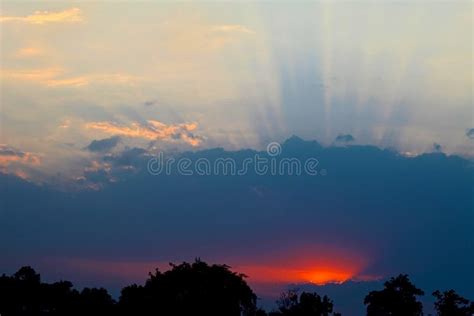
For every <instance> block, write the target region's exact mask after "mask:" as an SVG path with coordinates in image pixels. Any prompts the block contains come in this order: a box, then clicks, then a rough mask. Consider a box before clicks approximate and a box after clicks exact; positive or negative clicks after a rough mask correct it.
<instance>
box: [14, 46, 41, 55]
mask: <svg viewBox="0 0 474 316" xmlns="http://www.w3.org/2000/svg"><path fill="white" fill-rule="evenodd" d="M43 53H44V51H43V50H42V49H41V48H38V47H24V48H21V49H19V50H18V51H17V52H16V54H15V56H16V57H19V58H26V57H35V56H40V55H42V54H43Z"/></svg>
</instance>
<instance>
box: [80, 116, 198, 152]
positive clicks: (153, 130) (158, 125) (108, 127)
mask: <svg viewBox="0 0 474 316" xmlns="http://www.w3.org/2000/svg"><path fill="white" fill-rule="evenodd" d="M197 126H198V125H197V123H181V124H169V125H167V124H164V123H162V122H159V121H155V120H148V121H147V124H140V123H136V122H135V123H132V124H131V127H128V126H120V125H118V124H115V123H111V122H92V123H87V124H86V128H87V129H96V130H101V131H103V132H105V133H107V134H112V135H119V136H126V137H137V138H144V139H148V140H165V141H174V140H181V141H183V142H185V143H187V144H189V145H191V146H199V145H200V144H201V142H202V137H200V136H196V135H194V134H193V133H192V131H193V130H195V129H196V128H197Z"/></svg>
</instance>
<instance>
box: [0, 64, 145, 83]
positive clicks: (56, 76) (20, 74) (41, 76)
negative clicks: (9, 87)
mask: <svg viewBox="0 0 474 316" xmlns="http://www.w3.org/2000/svg"><path fill="white" fill-rule="evenodd" d="M0 77H1V78H2V79H10V80H22V81H32V82H37V83H39V84H41V85H44V86H47V87H82V86H87V85H90V84H97V83H99V84H104V83H105V84H107V83H109V84H133V83H135V82H136V81H138V80H139V78H138V77H136V76H132V75H128V74H121V73H110V74H85V75H80V76H71V75H69V76H68V75H67V73H66V71H65V70H64V69H62V68H59V67H51V68H41V69H23V70H12V69H2V70H1V72H0Z"/></svg>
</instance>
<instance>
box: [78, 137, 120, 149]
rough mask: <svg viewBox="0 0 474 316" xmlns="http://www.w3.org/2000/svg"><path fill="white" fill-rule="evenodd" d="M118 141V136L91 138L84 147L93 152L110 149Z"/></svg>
mask: <svg viewBox="0 0 474 316" xmlns="http://www.w3.org/2000/svg"><path fill="white" fill-rule="evenodd" d="M119 142H120V137H119V136H113V137H110V138H105V139H100V140H93V141H92V142H91V143H90V144H89V145H88V146H87V147H86V149H87V150H89V151H93V152H104V151H109V150H110V149H112V148H114V147H115V146H117V144H118V143H119Z"/></svg>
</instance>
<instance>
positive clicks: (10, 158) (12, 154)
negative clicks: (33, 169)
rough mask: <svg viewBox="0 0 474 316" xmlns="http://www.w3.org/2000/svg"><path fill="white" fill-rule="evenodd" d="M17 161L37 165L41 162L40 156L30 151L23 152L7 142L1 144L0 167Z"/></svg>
mask: <svg viewBox="0 0 474 316" xmlns="http://www.w3.org/2000/svg"><path fill="white" fill-rule="evenodd" d="M16 162H18V163H23V164H29V165H35V166H37V165H39V164H40V158H39V157H38V156H37V155H35V154H32V153H30V152H23V151H20V150H17V149H15V148H13V147H10V146H7V145H5V144H0V167H6V166H8V165H10V164H12V163H16Z"/></svg>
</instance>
